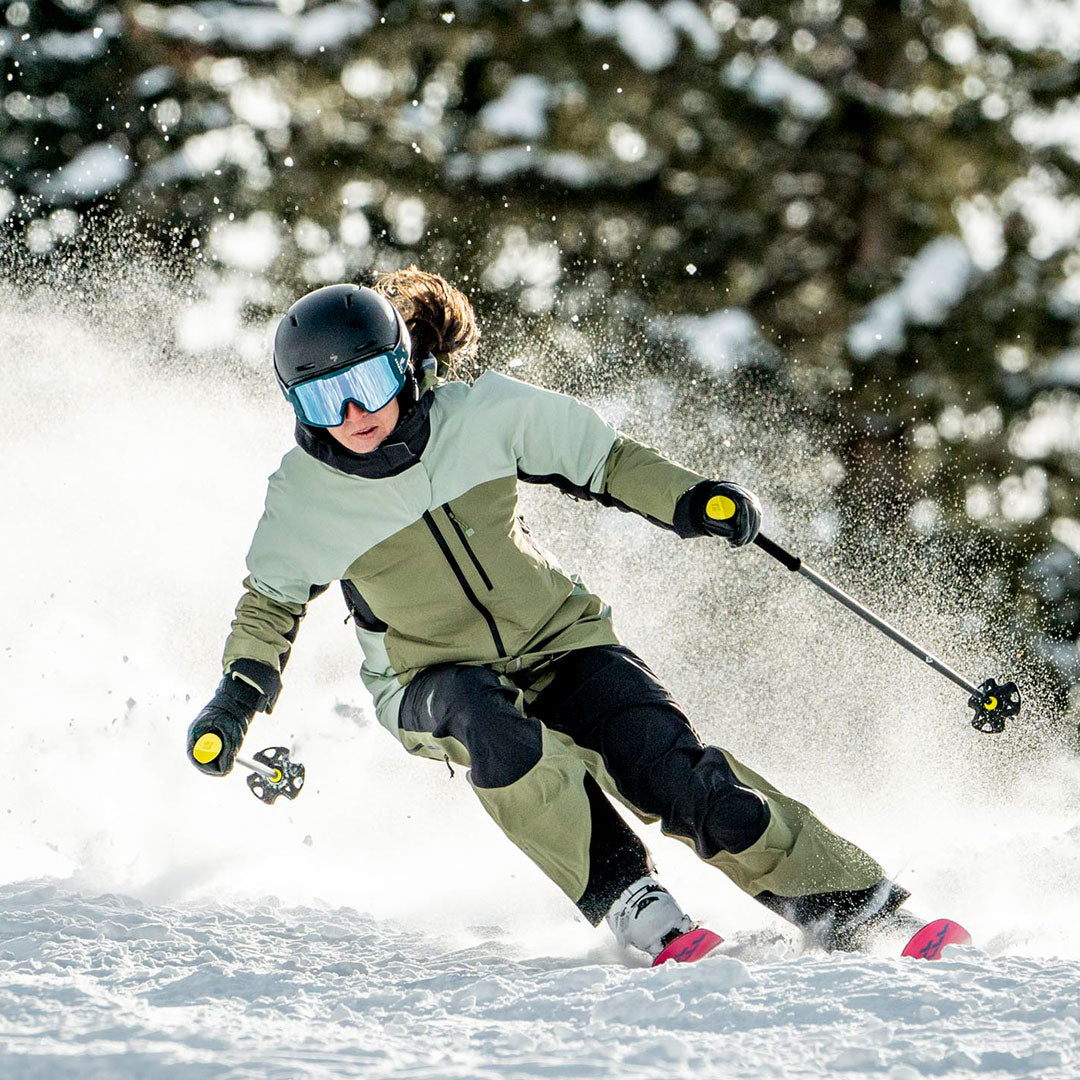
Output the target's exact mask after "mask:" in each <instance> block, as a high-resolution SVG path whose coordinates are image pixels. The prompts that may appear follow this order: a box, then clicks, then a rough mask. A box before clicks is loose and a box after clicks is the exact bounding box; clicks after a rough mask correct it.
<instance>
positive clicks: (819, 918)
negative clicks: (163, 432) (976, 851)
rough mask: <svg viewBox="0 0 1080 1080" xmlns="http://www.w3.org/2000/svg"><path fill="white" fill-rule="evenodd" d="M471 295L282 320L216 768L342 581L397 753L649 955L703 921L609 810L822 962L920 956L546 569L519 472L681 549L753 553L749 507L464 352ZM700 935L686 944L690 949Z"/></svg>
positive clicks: (344, 300)
mask: <svg viewBox="0 0 1080 1080" xmlns="http://www.w3.org/2000/svg"><path fill="white" fill-rule="evenodd" d="M479 336H480V333H479V329H478V327H477V324H476V319H475V315H474V313H473V310H472V307H471V304H470V303H469V301H468V299H467V298H466V297H465V296H464V294H463V293H461V292H460V291H459V290H458V289H456V288H455V287H453V286H451V285H450V284H449V283H448V282H447V281H445V280H444V279H443V278H441V277H438V276H436V275H433V274H428V273H425V272H423V271H420V270H418V269H417V268H416V267H410V268H408V269H406V270H400V271H395V272H394V273H391V274H388V275H385V276H383V277H381V278H379V279H378V280H377V281H376V282H375V283H374V285H373V286H372V287H370V288H367V287H360V286H356V285H349V284H342V285H330V286H326V287H324V288H320V289H316V290H315V291H314V292H311V293H309V294H308V295H306V296H304V297H302V298H301V299H300V300H298V301H297V302H296V303H295V304H293V306H292V307H291V308H290V309H289V311H288V312H287V313H286V315H285V316H284V318H282V319H281V322H280V324H279V326H278V328H277V333H276V336H275V339H274V370H275V373H276V375H277V379H278V383H279V385H280V387H281V390H282V392H283V393H284V394H285V396H286V397H287V398H288V400H289V401H290V402H291V404H292V406H293V409H294V410H295V412H296V417H297V424H296V441H297V443H298V445H297V446H296V447H295V448H294V449H292V450H291V451H289V452H288V453H287V454H286V455H285V456H284V458H283V459H282V462H281V466H280V468H279V469H278V471H277V472H276V473H275V474H274V475H273V476H272V477H271V478H270V482H269V490H268V493H267V498H266V510H265V513H264V514H263V517H262V519H261V521H260V522H259V525H258V528H257V530H256V532H255V536H254V539H253V541H252V544H251V549H250V551H249V553H248V557H247V566H248V570H249V574H248V576H247V578H246V579H245V581H244V594H243V596H242V597H241V599H240V602H239V604H238V606H237V608H236V617H235V619H234V621H233V623H232V632H231V634H230V635H229V637H228V640H227V642H226V645H225V653H224V658H223V669H224V677H223V679H222V681H221V683H220V685H219V686H218V688H217V691H216V693H215V694H214V696H213V698H212V699H211V701H210V702H209V704H207V705H206V707H205V708H204V709H203V710H202V711H201V712H200V713H199V715H198V717H197V718H196V720H195V721H194V722H193V723H192V725H191V727H190V728H189V730H188V739H187V752H188V756H189V758H190V759H191V761H192V762H193V763H194V764H195V765H196V767H197V768H199V769H201V770H202V771H203V772H205V773H208V774H210V775H213V776H223V775H225V774H227V773H228V772H229V771H230V769H231V768H232V766H233V762H234V759H235V757H236V754H237V752H238V751H239V749H240V745H241V741H242V740H243V738H244V735H245V734H246V732H247V729H248V725H249V723H250V722H251V719H252V717H253V716H254V714H255V713H256V712H260V711H262V712H270V711H272V709H273V708H274V705H275V703H276V701H277V699H278V694H279V692H280V690H281V673H282V670H283V669H284V667H285V664H286V661H287V660H288V657H289V652H290V650H291V648H292V644H293V641H294V639H295V636H296V632H297V628H298V626H299V624H300V620H301V619H302V617H303V615H304V612H305V608H306V605H307V604H308V602H309V601H310V600H312V599H313V598H314V597H315V596H317V595H319V594H320V593H321V592H323V591H324V590H325V589H327V588H328V587H329V585H330V584H332V583H333V582H335V581H336V582H340V586H341V589H342V592H343V593H344V597H345V602H346V604H347V605H348V608H349V611H350V613H351V615H352V618H353V620H354V622H355V627H356V635H357V637H358V639H359V641H360V644H361V646H362V649H363V654H364V659H363V664H362V666H361V669H360V674H361V678H362V679H363V681H364V683H365V685H366V686H367V688H368V690H369V691H370V692H371V694H372V696H373V698H374V702H375V709H376V714H377V716H378V719H379V720H380V722H381V723H382V724H383V725H384V726H385V727H386V728H387V729H388V730H389V731H390V732H391V733H392V734H393V735H394V736H395V737H396V738H398V739H399V740H400V742H401V743H402V745H403V746H404V747H405V749H406V750H407V751H408V752H409V753H411V754H416V755H418V756H421V757H427V758H433V759H435V760H438V761H440V762H442V761H446V762H453V763H455V764H461V765H463V766H468V767H469V770H470V771H469V774H468V776H469V782H470V784H471V786H472V788H473V790H474V791H475V792H476V795H477V796H478V797H479V799H480V801H481V803H482V804H483V806H484V808H485V810H487V812H488V813H489V814H490V815H491V817H492V818H494V819H495V821H496V822H497V823H498V825H499V826H500V828H501V829H502V830H503V832H504V833H505V834H506V835H507V836H508V837H509V838H510V839H511V840H512V841H513V842H514V843H515V844H517V846H518V847H520V848H521V849H522V851H524V852H525V853H526V854H527V855H528V856H529V857H530V858H531V859H532V860H533V861H534V862H535V863H536V864H537V865H538V866H539V867H540V868H541V869H542V870H543V871H544V872H545V873H546V874H547V875H548V876H549V877H550V878H551V879H552V881H554V882H555V884H556V885H558V886H559V887H560V888H561V889H562V890H563V891H564V892H565V893H566V895H567V896H568V897H569V898H570V899H571V900H572V901H573V902H574V903H575V904H576V905H577V907H578V909H579V910H580V911H581V913H582V915H583V916H584V917H585V918H586V919H587V920H588V921H589V922H590V923H591V924H592V925H594V926H596V925H599V923H600V922H601V921H603V920H605V919H606V921H607V923H608V925H609V926H610V927H611V929H612V931H613V932H614V934H615V937H616V939H617V940H618V942H619V944H620V945H621V946H623V947H627V946H632V947H634V948H637V949H640V950H641V951H643V952H645V953H647V954H648V955H649V956H650V957H652V958H654V961H660V960H663V959H666V958H668V957H672V956H673V957H675V958H678V959H694V958H696V957H697V956H698V955H702V954H704V952H706V951H708V949H709V948H711V947H712V946H713V945H715V944H716V943H718V941H719V940H720V939H719V938H717V937H716V936H715V935H712V934H710V933H709V932H708V931H698V930H697V927H696V926H695V924H694V922H693V921H692V920H691V918H690V917H689V916H688V915H687V914H686V913H685V912H684V911H683V910H682V908H681V907H680V906H679V904H678V903H677V902H676V901H675V899H674V897H673V896H672V895H671V893H670V892H668V890H667V889H665V888H664V886H663V885H661V884H660V883H659V881H657V879H656V876H655V871H654V868H653V864H652V861H651V859H650V856H649V854H648V852H647V851H646V849H645V847H644V846H643V844H642V842H641V841H640V839H639V838H638V837H637V835H636V834H635V833H634V832H633V830H631V829H630V828H629V827H628V826H627V825H626V823H625V822H624V821H623V820H622V818H621V817H620V816H619V814H618V813H617V812H616V810H615V808H614V807H613V806H612V804H611V802H610V801H609V799H608V796H610V797H612V798H615V799H618V800H619V801H620V802H622V803H623V804H624V805H625V806H627V807H629V808H630V809H631V810H632V811H633V812H634V813H635V814H637V815H638V816H639V817H640V818H642V819H643V820H645V821H660V822H661V825H662V829H663V831H664V832H665V833H667V834H668V835H671V836H675V837H678V838H679V839H681V840H683V841H685V842H686V843H687V844H689V845H690V846H692V847H693V848H694V850H695V851H696V852H697V854H698V855H699V856H700V857H701V858H702V859H703V860H705V861H706V862H708V863H710V864H712V865H713V866H716V867H717V868H718V869H720V870H721V871H723V872H724V873H725V874H726V875H727V876H728V877H729V878H731V880H732V881H734V882H735V884H736V885H738V886H739V887H740V888H742V889H744V890H746V891H747V892H748V893H749V894H750V895H752V896H754V897H755V898H756V899H757V900H759V901H760V902H761V903H762V904H764V905H765V906H767V907H768V908H770V909H772V910H773V911H774V912H776V913H778V914H779V915H781V916H783V917H784V918H785V919H788V920H790V921H791V922H792V923H794V924H795V925H797V926H799V927H800V928H802V930H803V931H804V932H805V933H806V934H808V935H809V936H810V937H811V938H812V940H813V941H814V942H815V943H817V944H819V945H821V946H823V947H825V948H828V949H844V950H848V949H858V948H862V947H866V945H867V944H868V943H869V942H870V941H871V940H872V939H875V938H877V937H878V936H879V935H880V934H882V933H893V934H895V933H898V932H900V931H903V935H902V938H903V940H906V939H907V937H909V936H910V935H911V933H912V932H913V931H914V930H916V929H918V928H919V927H921V926H922V922H921V921H920V920H917V919H915V918H914V916H909V915H908V914H907V913H906V912H905V911H901V905H902V904H903V903H904V902H905V900H906V899H907V898H908V893H907V892H906V891H905V890H904V889H902V888H900V887H899V886H898V885H896V884H894V883H893V882H891V881H889V880H888V879H887V878H886V876H885V874H884V872H883V870H882V868H881V866H880V865H879V864H878V863H877V862H875V861H874V860H873V859H872V858H871V857H870V856H869V855H867V854H866V853H865V852H863V851H861V850H860V849H859V848H858V847H856V846H855V845H854V844H851V843H849V842H848V841H847V840H844V839H843V838H842V837H840V836H838V835H837V834H835V833H834V832H832V831H830V830H829V829H828V828H827V827H826V826H825V825H824V824H822V822H821V821H819V820H818V818H817V817H815V816H814V815H813V814H812V813H811V812H810V811H809V810H808V809H807V808H806V807H805V806H804V805H802V804H801V803H799V802H796V801H795V800H794V799H792V798H790V797H788V796H787V795H784V794H783V793H782V792H780V791H779V790H777V789H776V788H775V787H773V786H772V785H771V784H769V783H768V782H767V781H765V780H764V779H762V777H760V776H758V775H757V774H756V773H754V772H752V771H751V770H750V769H748V768H747V767H746V766H745V765H743V764H741V763H740V762H739V761H737V760H736V759H735V758H734V757H732V755H731V754H729V753H728V752H727V751H725V750H721V749H720V748H719V747H716V746H706V745H703V744H702V742H701V741H700V739H699V738H698V735H697V733H696V732H695V730H694V728H693V726H692V725H691V723H690V721H689V720H688V718H687V717H686V715H685V714H684V713H683V711H682V710H681V709H680V708H679V706H678V704H676V702H675V700H674V699H673V698H672V696H671V694H669V693H668V691H667V690H666V689H665V688H664V687H663V686H662V685H661V684H660V682H659V681H658V680H657V678H656V677H655V675H653V673H652V672H651V671H650V670H649V668H648V667H647V666H646V664H645V663H644V661H642V660H641V659H640V658H639V657H638V656H636V655H635V654H634V653H633V652H631V651H630V649H628V648H627V647H626V646H624V645H622V644H620V643H619V640H618V637H617V636H616V633H615V630H614V627H613V625H612V619H611V612H610V609H609V608H608V607H607V606H606V605H605V604H604V602H603V601H602V600H600V599H599V598H598V597H597V596H595V595H593V594H592V593H591V592H589V591H588V589H587V588H586V587H585V586H584V585H583V584H582V582H581V581H580V580H579V579H578V578H577V577H574V576H568V575H567V574H566V573H564V572H563V570H562V569H561V568H560V567H559V566H558V565H557V564H556V563H555V562H554V561H553V560H552V559H551V557H550V556H548V555H547V554H545V553H544V551H543V550H542V548H540V547H539V546H538V545H537V543H536V541H535V540H534V539H533V538H532V536H531V535H530V533H529V530H528V529H527V528H526V526H525V525H524V523H523V522H522V520H521V518H520V517H519V516H518V513H517V485H518V482H519V481H525V482H528V483H544V484H552V485H554V486H555V487H557V488H559V489H560V490H562V491H563V492H566V493H567V494H570V495H573V496H575V497H578V498H584V499H593V500H596V501H598V502H600V503H602V504H603V505H605V506H615V507H618V508H620V509H621V510H627V511H633V512H635V513H638V514H641V515H642V516H643V517H645V518H647V519H648V520H649V521H651V522H653V523H654V524H656V525H658V526H660V527H662V528H665V529H668V530H670V531H671V532H673V533H674V534H675V535H676V536H678V537H684V538H689V537H720V538H723V539H724V540H726V541H727V542H728V543H729V544H730V545H731V546H732V547H736V548H738V547H743V546H745V545H746V544H748V543H750V542H751V541H752V540H753V539H754V537H755V536H756V534H757V532H758V528H759V525H760V522H761V511H760V509H759V505H758V502H757V500H756V498H755V497H754V495H753V494H752V493H751V492H750V491H748V490H746V489H745V488H743V487H741V486H740V485H739V484H737V483H733V482H730V481H718V480H713V479H709V478H707V477H705V476H701V475H699V474H697V473H695V472H693V471H692V470H690V469H687V468H684V467H683V466H681V465H677V464H675V463H674V462H672V461H670V460H668V459H667V458H665V457H663V456H662V455H660V454H659V453H657V452H656V451H654V450H652V449H650V448H648V447H646V446H644V445H642V444H641V443H638V442H635V441H634V440H633V439H631V438H629V437H628V436H626V435H623V434H620V433H619V432H617V431H615V430H614V429H613V428H612V427H610V426H609V425H608V424H607V423H606V422H605V421H603V420H602V419H601V418H600V416H599V415H598V414H597V413H596V412H594V411H593V410H592V409H591V408H589V407H588V406H586V405H584V404H582V403H581V402H579V401H577V400H575V399H574V398H572V397H568V396H565V395H562V394H557V393H553V392H550V391H548V390H543V389H540V388H538V387H535V386H531V385H529V384H527V383H524V382H519V381H517V380H515V379H512V378H509V377H508V376H505V375H502V374H499V373H496V372H493V371H488V372H485V373H484V374H483V375H481V376H480V377H479V378H477V379H476V380H475V382H474V383H472V384H471V385H470V384H469V383H467V382H465V381H459V380H455V379H453V378H447V377H444V376H447V375H451V374H453V371H454V368H455V365H456V364H458V363H460V362H461V361H464V360H469V359H471V358H472V357H473V356H474V355H475V352H476V348H477V345H478V341H479ZM695 935H696V936H695Z"/></svg>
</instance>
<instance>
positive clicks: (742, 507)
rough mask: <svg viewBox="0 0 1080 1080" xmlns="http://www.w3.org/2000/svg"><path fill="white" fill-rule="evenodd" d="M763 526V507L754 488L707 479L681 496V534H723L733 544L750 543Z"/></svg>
mask: <svg viewBox="0 0 1080 1080" xmlns="http://www.w3.org/2000/svg"><path fill="white" fill-rule="evenodd" d="M760 528H761V507H760V506H759V505H758V501H757V498H756V497H755V496H754V493H753V492H752V491H747V490H746V488H744V487H741V486H740V485H739V484H732V483H730V482H729V481H727V480H705V481H703V482H702V483H700V484H696V485H695V486H694V487H692V488H691V489H690V490H689V491H688V492H686V494H685V495H683V496H682V498H681V499H679V503H678V505H677V506H676V508H675V529H676V531H677V532H678V533H679V535H680V536H705V535H709V536H722V537H723V538H724V539H725V540H727V542H728V543H729V544H730V545H731V546H732V547H742V546H743V545H744V544H749V543H750V542H751V541H752V540H753V539H754V537H755V536H757V534H758V529H760Z"/></svg>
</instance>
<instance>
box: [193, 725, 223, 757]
mask: <svg viewBox="0 0 1080 1080" xmlns="http://www.w3.org/2000/svg"><path fill="white" fill-rule="evenodd" d="M220 753H221V736H220V735H217V734H215V733H214V732H213V731H208V732H207V733H206V734H205V735H203V736H202V738H200V739H199V741H198V742H196V743H195V745H194V746H193V747H192V748H191V756H192V757H193V758H194V759H195V760H196V761H197V762H198V763H199V764H200V765H207V764H209V763H210V762H211V761H213V760H214V758H216V757H217V756H218V754H220Z"/></svg>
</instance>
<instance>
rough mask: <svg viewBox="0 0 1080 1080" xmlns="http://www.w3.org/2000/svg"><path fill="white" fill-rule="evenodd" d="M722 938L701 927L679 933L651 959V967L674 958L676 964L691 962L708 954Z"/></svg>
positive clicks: (721, 941)
mask: <svg viewBox="0 0 1080 1080" xmlns="http://www.w3.org/2000/svg"><path fill="white" fill-rule="evenodd" d="M723 940H724V939H723V938H722V937H721V936H720V935H719V934H714V933H713V932H712V931H711V930H706V929H704V928H703V927H699V928H698V929H697V930H691V931H689V933H686V934H680V935H679V936H678V937H677V938H675V939H674V940H673V941H670V942H668V944H667V945H665V946H664V951H663V952H662V953H660V955H659V956H658V957H657V958H656V959H655V960H654V961H653V967H659V966H660V965H661V964H664V963H666V962H667V961H668V960H674V961H675V963H676V964H692V963H693V962H694V961H695V960H700V959H701V958H702V957H703V956H708V954H709V953H711V952H712V951H713V949H715V948H716V946H717V945H720V944H722V943H723Z"/></svg>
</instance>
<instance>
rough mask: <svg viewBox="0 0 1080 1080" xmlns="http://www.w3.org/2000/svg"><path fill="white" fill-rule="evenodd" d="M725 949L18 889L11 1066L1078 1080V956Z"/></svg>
mask: <svg viewBox="0 0 1080 1080" xmlns="http://www.w3.org/2000/svg"><path fill="white" fill-rule="evenodd" d="M726 949H727V954H726V955H714V956H712V957H710V958H708V959H706V960H704V961H702V962H700V963H698V964H696V965H684V966H679V965H676V964H668V965H665V966H664V967H663V968H661V969H658V970H653V969H650V968H647V967H633V966H620V965H618V964H598V963H591V962H588V961H583V960H580V959H579V960H574V959H566V958H557V957H544V956H540V957H532V958H514V957H512V956H509V955H507V949H506V947H505V946H504V945H501V944H500V943H499V942H498V941H494V942H493V941H490V940H488V941H482V942H479V943H477V944H475V945H473V946H471V947H467V948H463V949H453V950H450V951H446V950H445V945H443V946H440V943H439V942H438V941H436V940H434V939H433V938H431V937H428V938H425V937H424V936H422V935H420V934H417V933H416V932H414V931H413V930H411V929H406V928H403V927H401V926H395V925H392V924H389V923H387V922H385V921H379V920H375V919H373V918H372V917H370V916H367V915H363V914H360V913H358V912H356V911H354V910H350V909H348V908H337V909H331V908H321V909H320V908H316V907H303V908H295V909H289V908H286V907H284V906H282V905H281V904H278V903H275V902H273V901H263V902H259V903H254V904H251V905H245V906H239V905H210V906H207V905H201V906H151V905H146V904H143V903H141V902H139V901H137V900H134V899H131V898H127V897H123V896H119V895H114V894H106V895H102V896H96V897H87V896H81V895H79V894H77V893H73V892H70V891H67V890H65V889H62V888H60V887H58V886H57V885H55V884H51V883H48V882H43V881H39V882H20V883H18V884H14V885H8V886H5V887H3V888H2V889H0V1017H2V1019H0V1076H4V1077H6V1078H8V1080H31V1078H33V1080H37V1078H41V1080H60V1078H63V1077H68V1076H71V1077H75V1076H77V1077H80V1078H97V1077H101V1078H108V1077H159V1076H161V1077H170V1078H173V1077H183V1078H184V1080H202V1078H207V1080H209V1078H211V1077H213V1078H221V1080H248V1078H260V1080H291V1078H294V1077H313V1078H314V1077H320V1078H321V1077H327V1078H330V1077H334V1078H345V1077H371V1078H376V1077H411V1078H416V1080H421V1078H431V1080H436V1078H438V1080H442V1078H448V1077H455V1078H456V1077H499V1078H504V1080H512V1078H516V1077H522V1078H525V1077H582V1078H587V1077H651V1076H658V1075H663V1076H665V1077H699V1078H700V1077H732V1078H734V1077H754V1078H759V1077H785V1078H787V1077H816V1076H825V1075H837V1076H862V1075H867V1076H887V1077H889V1078H891V1080H914V1078H917V1077H922V1076H928V1077H943V1076H947V1077H954V1078H960V1077H965V1076H994V1077H1009V1076H1038V1077H1041V1078H1045V1080H1055V1078H1061V1080H1066V1078H1069V1080H1071V1078H1073V1077H1075V1076H1076V1069H1077V1067H1078V1062H1080V1055H1078V1040H1080V998H1078V996H1077V987H1078V985H1080V964H1078V963H1077V962H1076V961H1070V960H1045V959H1039V958H1031V957H1017V956H998V957H994V958H991V957H988V956H987V955H986V954H985V953H982V952H980V951H979V950H977V949H951V950H947V953H946V958H945V959H944V960H942V961H940V962H938V963H934V964H931V963H926V962H922V961H915V960H894V959H890V958H881V957H869V956H826V955H823V954H814V953H807V954H804V955H791V954H790V946H788V945H787V944H786V943H785V941H784V940H776V941H774V943H773V944H772V945H771V946H769V945H766V946H760V945H756V944H755V943H754V942H753V941H752V940H747V941H745V942H743V943H740V942H739V941H735V942H733V943H729V944H728V945H727V946H726ZM733 954H739V955H742V956H744V957H745V958H746V959H748V960H750V961H751V962H750V963H746V962H744V960H743V959H739V955H733Z"/></svg>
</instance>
